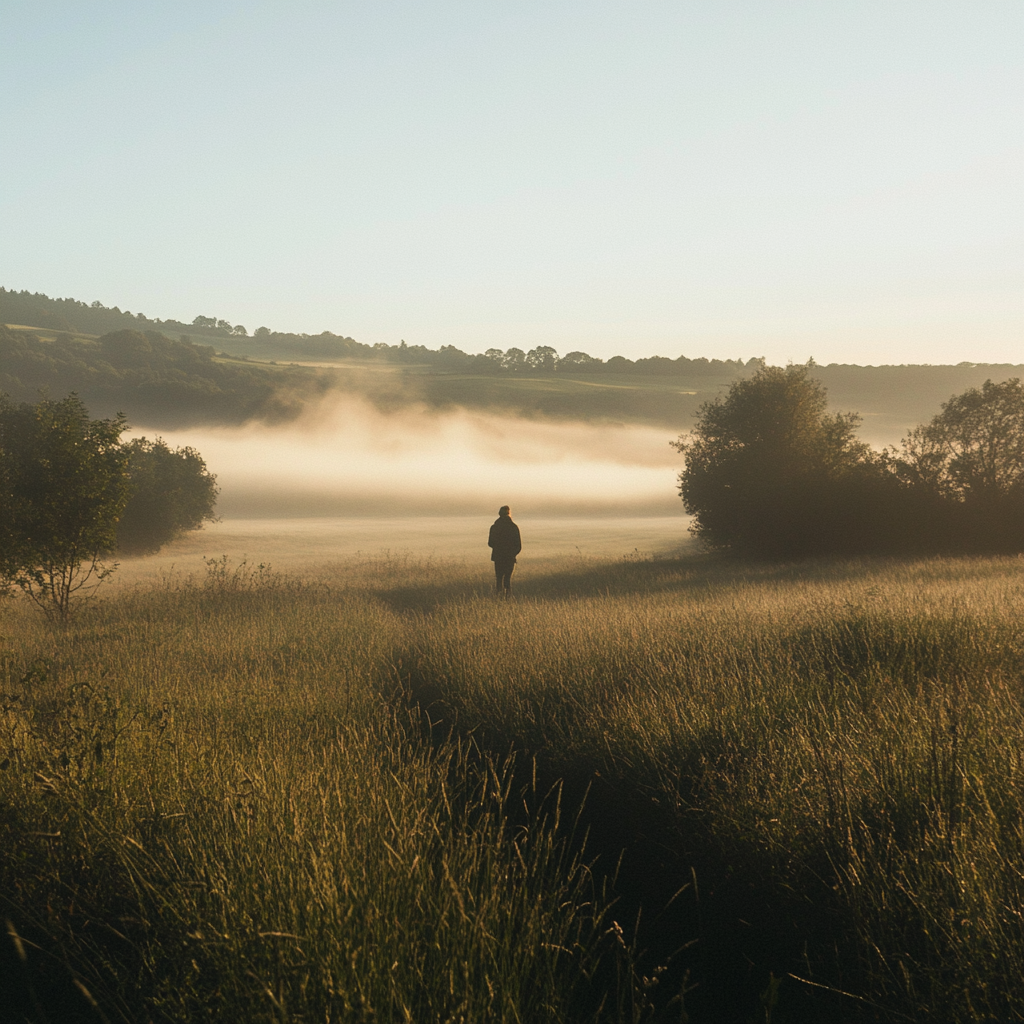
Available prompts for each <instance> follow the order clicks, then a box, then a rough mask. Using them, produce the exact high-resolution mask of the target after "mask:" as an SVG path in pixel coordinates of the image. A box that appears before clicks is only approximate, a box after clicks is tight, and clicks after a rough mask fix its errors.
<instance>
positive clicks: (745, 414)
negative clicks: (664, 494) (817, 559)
mask: <svg viewBox="0 0 1024 1024" xmlns="http://www.w3.org/2000/svg"><path fill="white" fill-rule="evenodd" d="M858 421H859V417H858V416H857V415H856V414H853V413H845V414H829V413H828V411H827V396H826V393H825V389H824V388H823V387H822V385H821V384H820V383H818V382H817V381H815V380H813V379H812V378H811V376H810V367H808V366H788V367H786V368H785V369H782V368H780V367H775V366H762V367H760V368H759V369H758V370H757V372H756V373H755V374H754V375H753V376H752V377H750V378H749V379H747V380H740V381H736V382H735V383H733V385H732V387H731V388H730V389H729V392H728V393H727V394H726V395H725V396H724V397H721V398H716V399H715V400H713V401H711V402H706V403H704V405H702V406H701V407H700V409H699V411H698V422H697V425H696V427H695V428H694V430H693V432H692V433H691V434H690V435H688V436H682V437H680V438H679V439H678V440H677V441H674V442H672V444H673V447H675V448H676V449H677V450H678V451H679V452H680V453H682V455H683V456H684V457H685V458H686V467H685V469H684V470H683V471H682V473H680V475H679V493H680V496H681V497H682V499H683V504H684V507H685V508H686V511H687V512H689V513H690V514H691V515H692V516H693V517H694V523H693V526H692V527H691V529H692V531H693V532H694V533H695V534H696V535H697V536H698V537H700V538H701V539H702V540H703V541H705V542H706V543H707V544H708V545H709V546H711V547H715V548H726V549H730V550H734V551H739V552H745V553H750V554H758V555H795V554H807V553H818V552H824V551H834V550H844V549H845V550H858V549H863V548H865V547H870V545H871V541H872V538H871V532H872V531H871V527H870V524H869V523H866V522H865V521H864V520H863V516H862V515H861V513H863V512H864V511H865V509H864V506H865V504H874V505H876V506H877V502H866V501H865V500H864V499H865V498H866V497H867V496H869V495H872V494H873V492H875V491H877V490H880V489H884V488H885V480H884V477H885V474H884V472H883V470H882V467H881V463H880V461H879V460H877V459H875V458H873V457H872V456H871V453H870V450H869V449H868V446H867V445H866V444H864V443H863V442H861V441H859V440H857V438H856V437H855V429H856V426H857V423H858ZM874 496H877V495H874Z"/></svg>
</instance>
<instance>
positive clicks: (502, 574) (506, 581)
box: [494, 562, 516, 597]
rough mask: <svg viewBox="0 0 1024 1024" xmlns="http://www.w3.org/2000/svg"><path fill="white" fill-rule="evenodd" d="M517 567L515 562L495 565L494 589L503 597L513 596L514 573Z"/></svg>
mask: <svg viewBox="0 0 1024 1024" xmlns="http://www.w3.org/2000/svg"><path fill="white" fill-rule="evenodd" d="M515 567H516V563H515V562H495V563H494V589H495V591H496V592H497V593H498V594H499V595H500V596H502V597H509V596H510V595H511V594H512V571H513V570H514V569H515Z"/></svg>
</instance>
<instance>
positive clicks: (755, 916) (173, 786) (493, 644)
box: [0, 555, 1024, 1021]
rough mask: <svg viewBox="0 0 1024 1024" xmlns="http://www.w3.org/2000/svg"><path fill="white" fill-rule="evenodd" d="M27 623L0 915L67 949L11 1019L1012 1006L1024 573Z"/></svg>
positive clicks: (567, 579) (988, 563) (6, 610)
mask: <svg viewBox="0 0 1024 1024" xmlns="http://www.w3.org/2000/svg"><path fill="white" fill-rule="evenodd" d="M3 615H4V620H3V623H4V624H3V627H2V632H3V634H4V640H3V644H4V647H3V650H4V655H3V657H4V666H5V673H6V678H5V682H4V684H3V687H2V689H3V690H4V693H5V696H4V703H3V719H2V728H3V732H2V734H0V742H2V743H3V745H4V751H3V753H2V754H0V760H3V761H4V762H5V764H6V767H5V769H4V771H3V772H0V799H2V800H3V808H4V812H3V818H2V827H3V829H4V833H5V835H4V840H3V848H4V850H5V853H4V854H3V857H2V858H0V865H2V867H0V871H2V877H3V892H4V893H5V894H6V896H5V902H6V908H7V914H8V916H10V918H11V920H12V922H13V924H14V927H15V929H16V930H18V931H19V933H23V934H24V935H25V936H26V937H27V938H29V939H31V941H33V942H36V943H37V944H38V945H40V946H41V947H43V948H44V949H46V950H48V951H49V953H52V954H53V955H55V956H58V958H63V959H64V963H63V965H54V966H52V967H49V968H48V967H46V961H45V958H44V954H42V953H39V952H35V951H33V950H32V949H31V948H30V947H28V952H27V953H26V958H27V959H26V963H24V964H20V965H19V964H14V962H13V960H12V964H13V966H14V968H16V969H17V970H16V971H12V973H11V975H10V976H11V977H15V974H16V973H17V972H20V974H18V977H19V978H20V979H21V980H20V981H18V983H17V984H18V985H19V986H20V988H18V989H17V993H16V994H17V995H18V998H20V999H23V1000H24V1005H25V1006H26V1007H27V1009H26V1010H25V1019H36V1018H34V1017H32V1016H31V1014H32V1012H33V1011H32V1009H31V1000H32V998H33V995H32V992H33V989H32V988H31V986H30V984H29V983H30V982H31V984H32V985H34V986H35V989H34V991H35V998H36V999H38V1000H42V1001H43V1002H45V1000H46V999H56V998H57V994H59V991H60V979H61V978H66V977H67V976H68V975H69V974H70V975H73V976H74V977H76V978H78V979H79V980H80V981H81V982H82V983H83V984H84V985H85V987H86V988H88V989H89V990H90V992H92V993H93V995H94V996H95V998H96V1000H97V1002H99V1003H100V1005H101V1007H102V1009H103V1012H104V1013H105V1014H106V1015H107V1017H108V1018H109V1019H112V1020H113V1019H124V1020H133V1019H145V1015H146V1014H148V1015H149V1016H150V1018H151V1019H154V1020H158V1019H159V1020H195V1019H206V1018H207V1017H208V1018H210V1019H247V1020H261V1019H266V1020H292V1021H298V1020H312V1019H314V1018H315V1019H324V1020H364V1019H367V1020H368V1019H386V1020H392V1019H397V1020H401V1019H403V1018H406V1019H412V1020H467V1021H469V1020H488V1021H490V1020H500V1021H505V1020H510V1021H511V1020H524V1021H526V1020H583V1019H602V1020H631V1021H633V1020H635V1021H639V1020H643V1019H648V1018H649V1017H650V1016H651V1015H652V1014H654V1013H655V1012H658V1013H670V1014H675V1019H679V1012H680V1008H681V1005H682V1004H681V1003H679V1002H678V1001H676V1002H675V1003H672V1001H671V998H670V997H671V995H672V992H674V991H677V990H678V989H679V987H680V986H682V985H684V984H685V983H686V973H685V972H686V970H687V969H688V970H689V971H690V972H691V973H690V977H691V980H695V981H696V982H697V983H698V986H699V987H698V988H697V990H696V991H695V992H693V993H692V994H690V995H689V996H688V997H687V1002H686V1005H687V1006H689V1007H690V1009H691V1012H692V1013H693V1014H694V1017H695V1018H696V1019H709V1020H715V1019H724V1016H723V1014H732V1013H734V1012H739V1013H741V1014H742V1015H746V1016H749V1015H751V1014H754V1015H756V1014H761V1015H763V1016H764V1015H768V1016H770V1015H772V1014H774V1017H773V1018H772V1019H776V1020H778V1019H786V1014H787V1013H788V1014H789V1015H790V1019H807V1018H808V1016H810V1017H811V1019H813V1014H814V1012H818V1013H819V1014H820V1012H821V1011H822V1007H825V1006H827V1007H828V1008H829V1013H830V1014H831V1015H832V1016H834V1017H838V1019H888V1018H889V1017H892V1018H894V1019H901V1018H902V1017H909V1018H912V1019H917V1018H919V1017H920V1018H928V1017H931V1018H934V1019H942V1020H974V1019H978V1018H979V1017H981V1018H984V1017H989V1018H991V1019H1000V1020H1009V1019H1018V1018H1020V1017H1022V1016H1024V1000H1022V998H1021V996H1020V994H1019V981H1018V979H1019V977H1020V976H1021V974H1022V972H1024V931H1022V918H1021V914H1020V908H1021V904H1022V897H1024V883H1022V879H1024V803H1022V801H1024V798H1022V797H1021V793H1022V791H1024V790H1022V782H1024V779H1022V777H1021V773H1022V770H1024V769H1022V763H1024V762H1022V758H1021V755H1020V751H1021V750H1024V710H1022V696H1024V693H1022V686H1021V678H1022V670H1024V638H1022V636H1021V629H1020V622H1021V621H1022V617H1024V562H1022V561H1020V560H1017V559H987V560H973V561H971V560H930V561H923V562H914V563H899V562H881V561H877V562H848V563H835V562H832V563H825V562H814V563H804V564H795V565H785V566H777V565H776V566H771V565H760V566H757V565H744V564H740V563H737V562H728V561H722V560H715V559H705V558H699V557H694V558H689V559H679V560H664V561H648V560H644V559H641V558H636V559H634V560H619V561H617V562H610V561H604V560H597V559H584V558H576V559H561V560H552V561H550V562H547V563H545V564H544V565H543V566H539V567H538V568H537V569H536V570H535V571H534V572H533V574H532V575H531V576H530V577H529V578H527V577H524V579H523V580H522V582H521V586H520V588H519V592H518V596H517V598H516V600H514V601H513V602H511V603H501V602H497V601H495V600H493V599H492V597H491V595H490V594H489V591H488V588H487V587H486V585H485V584H484V583H483V582H482V581H481V579H480V575H479V573H478V572H477V571H476V569H475V568H467V567H466V566H465V565H464V564H462V563H456V562H448V561H444V560H434V561H422V560H417V559H415V558H413V557H412V556H405V555H398V556H382V557H378V558H363V559H359V560H351V561H348V562H343V563H338V564H337V565H336V566H333V567H325V568H324V569H323V570H322V571H321V572H320V573H319V574H318V576H317V578H316V579H315V580H310V579H297V578H291V577H288V576H286V575H281V574H277V573H275V572H273V571H272V570H268V569H260V568H259V567H255V568H254V567H252V566H249V565H241V566H239V565H236V564H234V563H230V562H217V563H212V564H211V566H210V568H209V570H208V572H207V574H206V575H205V576H204V577H203V578H201V579H194V578H189V577H185V576H180V575H178V576H175V575H168V576H165V577H164V579H163V580H162V582H159V583H157V584H155V585H153V584H145V585H142V584H140V586H139V587H138V588H137V589H136V590H135V591H130V590H125V591H124V592H122V593H119V594H117V595H116V596H114V597H112V598H110V599H108V600H106V601H102V602H100V603H98V604H96V605H95V606H94V607H92V608H90V609H87V610H86V611H85V612H84V613H83V614H82V615H81V616H80V617H79V619H78V620H77V621H76V622H75V623H74V624H73V625H72V626H71V627H70V628H69V629H68V630H66V631H62V630H60V629H57V628H54V627H52V626H50V625H48V624H47V623H45V622H43V621H42V620H41V619H40V618H39V617H35V616H33V615H32V614H31V613H30V610H29V609H27V608H25V607H22V606H20V605H16V604H14V603H13V602H8V603H7V604H6V605H5V606H4V607H3ZM424 716H426V717H427V718H429V719H430V721H431V722H432V723H433V727H432V728H431V727H428V726H429V723H426V722H425V717H424ZM510 757H511V758H512V760H509V758H510ZM559 779H564V780H566V783H567V785H568V789H566V790H565V796H564V797H563V803H562V806H561V808H560V809H559V808H558V806H557V797H558V790H557V789H555V790H553V791H552V792H550V793H549V788H550V787H551V786H552V785H553V784H554V783H555V782H556V781H557V780H559ZM588 785H589V786H590V794H589V796H588V798H587V804H586V807H585V809H584V815H585V819H584V820H585V822H586V824H587V825H588V826H589V827H590V828H591V830H592V831H591V839H590V844H589V847H588V848H587V849H588V852H585V853H583V854H582V855H581V853H580V843H579V834H577V835H576V837H575V838H574V837H573V834H572V826H573V822H574V821H575V820H576V813H577V810H578V798H579V797H580V795H581V794H582V793H583V792H584V790H585V789H586V787H587V786H588ZM570 799H571V801H572V802H571V803H570V802H569V801H570ZM616 843H619V845H620V847H624V848H626V850H627V858H626V861H624V864H625V868H624V869H623V873H622V874H620V876H619V878H618V880H617V881H616V880H614V879H611V880H610V881H609V884H610V885H612V886H613V889H612V890H609V892H610V893H611V895H615V894H617V896H618V898H619V903H618V904H617V905H616V908H614V909H612V910H611V911H610V913H606V912H605V910H604V909H602V907H604V904H602V903H601V896H600V893H601V883H600V882H595V881H594V879H593V877H592V875H591V872H590V871H588V870H587V869H586V868H585V867H584V866H583V863H584V862H587V863H591V864H592V863H593V861H592V858H594V857H598V860H597V862H596V870H597V872H598V874H601V873H602V872H608V873H612V874H614V864H615V862H616V855H617V851H616ZM630 851H633V852H632V853H630ZM581 857H582V860H581ZM630 857H632V858H633V860H632V863H633V865H634V866H633V868H632V869H630V867H629V865H630ZM630 870H632V871H633V875H632V876H631V875H630V873H629V872H630ZM693 872H696V885H694V884H693V882H694V873H693ZM687 885H689V889H686V888H685V887H686V886H687ZM616 886H617V888H615V887H616ZM679 890H684V892H683V894H682V895H680V896H678V897H677V899H676V900H675V902H674V903H673V904H672V907H671V909H670V910H666V908H665V907H664V903H665V902H667V900H668V897H670V896H672V895H673V894H674V893H677V892H678V891H679ZM652 900H654V901H655V902H657V901H658V900H661V904H660V905H654V903H652V902H651V901H652ZM641 905H642V906H643V915H646V916H643V915H642V921H641V924H640V926H639V928H638V929H636V930H632V926H627V927H626V931H625V936H624V937H622V936H623V933H622V932H620V931H619V930H617V928H613V927H611V919H612V918H613V917H617V918H618V919H619V920H620V921H623V922H624V923H626V922H625V919H624V918H623V917H622V915H623V914H624V913H626V912H627V910H628V911H629V912H630V914H632V913H633V912H634V911H635V910H636V909H637V908H639V907H640V906H641ZM659 914H660V915H661V916H660V917H658V921H657V922H654V921H653V918H655V917H656V916H658V915H659ZM631 919H632V918H630V920H631ZM736 920H742V921H743V922H744V924H747V923H748V922H752V923H751V924H750V925H749V927H750V929H751V933H752V934H753V933H755V932H756V933H757V935H759V936H760V939H759V940H758V941H761V943H762V945H761V946H759V947H756V948H755V946H756V944H755V945H749V942H748V940H747V939H742V937H741V938H735V935H738V934H739V932H738V931H736V929H737V928H738V927H739V926H738V925H736V924H735V921H736ZM644 921H650V922H651V923H648V924H644ZM645 929H646V930H645ZM734 933H735V934H734ZM634 936H639V939H638V941H641V942H642V943H643V944H646V946H647V953H646V954H643V953H642V952H641V951H639V950H637V949H632V950H631V949H629V948H628V947H629V945H630V943H631V941H632V939H633V937H634ZM734 939H735V943H734V944H735V945H736V949H738V950H739V951H740V953H739V954H738V955H737V956H736V957H733V958H732V959H730V958H729V956H728V955H725V954H723V955H722V956H720V957H719V956H718V955H717V953H715V955H714V956H713V955H712V954H711V953H710V952H708V951H715V950H719V948H720V947H721V948H724V945H723V944H728V943H733V942H734ZM690 940H696V943H695V945H693V946H692V947H690V948H689V949H688V950H685V951H684V952H682V953H678V955H676V956H675V958H674V959H672V958H671V957H670V954H672V953H673V952H674V951H676V950H677V949H678V948H679V947H683V946H685V945H686V944H687V943H688V942H689V941H690ZM744 943H748V944H747V945H744ZM12 949H13V947H12ZM766 949H767V950H768V951H767V952H765V950H766ZM11 956H12V957H13V954H11ZM744 958H746V959H745V960H744ZM746 962H749V963H748V966H747V967H743V966H742V965H743V964H744V963H746ZM666 964H668V965H669V968H668V970H667V971H666V972H664V973H662V974H661V985H660V987H658V986H654V985H653V984H651V981H652V979H653V977H654V974H653V973H652V972H653V970H654V968H655V967H659V966H660V967H664V966H665V965H666ZM750 964H753V966H750ZM33 972H34V973H33ZM62 972H63V973H62ZM644 973H647V975H648V980H647V982H646V983H645V981H644V979H643V977H642V975H643V974H644ZM723 974H724V978H723ZM788 974H792V975H794V976H798V977H801V978H804V979H806V980H807V981H810V982H814V983H816V984H819V985H823V986H825V987H826V988H825V989H821V990H818V989H812V988H810V987H809V986H807V985H804V984H802V983H801V982H799V981H797V980H796V977H788V976H787V975H788ZM779 977H782V978H783V982H782V984H781V987H780V986H779V985H778V983H777V979H778V978H779ZM773 978H774V979H775V980H773ZM54 979H55V980H54ZM49 981H52V985H51V986H50V987H49V988H47V987H46V985H47V984H48V983H49ZM836 990H840V991H842V992H847V993H850V995H849V996H837V995H834V992H835V991H836ZM662 991H664V993H665V994H664V995H663V994H661V993H662ZM829 991H831V992H832V993H833V995H831V996H830V995H829ZM55 993H57V994H55ZM815 993H818V994H819V995H818V996H816V997H815V998H818V1002H816V1003H815V1002H808V1000H810V999H811V997H812V996H813V995H814V994H815ZM758 996H763V999H762V1000H761V1001H759V999H758ZM62 998H63V997H62ZM66 998H67V1000H68V1002H67V1004H66V1005H68V1006H70V1005H72V1002H73V998H77V996H75V993H74V991H73V990H70V989H69V990H68V993H67V994H66ZM821 1000H825V1001H824V1002H822V1001H821ZM830 1000H831V1001H830ZM670 1004H671V1006H670ZM62 1005H64V1004H62ZM83 1005H84V1003H83ZM808 1007H810V1009H808ZM44 1009H45V1006H44ZM82 1012H83V1014H84V1013H85V1011H84V1010H83V1011H82ZM801 1015H803V1017H802V1018H801ZM39 1019H42V1018H39ZM64 1019H73V1018H70V1017H65V1018H64ZM80 1019H83V1020H85V1019H90V1018H89V1017H87V1016H82V1017H81V1018H80ZM666 1019H671V1018H666Z"/></svg>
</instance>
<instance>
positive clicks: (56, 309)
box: [0, 288, 762, 378]
mask: <svg viewBox="0 0 1024 1024" xmlns="http://www.w3.org/2000/svg"><path fill="white" fill-rule="evenodd" d="M0 324H19V325H24V326H27V327H40V328H44V329H46V330H50V331H58V332H67V333H80V334H107V333H111V332H115V331H123V330H136V331H147V332H148V331H158V332H161V333H165V334H166V333H167V332H171V333H176V334H179V335H182V336H183V340H188V339H190V338H191V337H192V336H198V337H203V338H205V339H208V340H215V341H217V342H223V343H224V344H223V346H220V345H214V346H213V347H214V348H220V347H223V348H224V349H225V350H226V351H229V352H232V353H236V354H248V355H259V356H262V357H265V358H275V359H285V360H299V361H301V360H304V359H324V360H328V359H329V360H335V359H372V360H379V361H382V362H389V363H395V364H399V365H402V364H404V365H413V364H415V365H418V366H428V367H431V368H433V369H436V370H438V371H441V372H459V373H483V374H503V373H512V374H550V373H558V372H566V373H573V374H576V373H616V374H620V373H627V374H629V373H635V374H640V375H672V376H684V377H688V378H689V377H700V376H701V375H711V376H716V377H718V376H721V375H722V374H723V373H725V374H734V373H738V372H740V371H742V370H743V369H744V368H745V367H747V366H751V367H753V366H756V365H759V364H760V363H761V362H762V360H758V359H753V360H747V361H746V362H744V360H742V359H705V358H697V359H690V358H687V357H686V356H679V357H678V358H677V359H668V358H665V357H663V356H651V357H650V358H644V359H636V360H633V359H627V358H625V357H624V356H612V357H611V358H610V359H607V360H605V359H599V358H597V357H595V356H591V355H588V354H587V353H586V352H578V351H577V352H569V353H568V354H566V355H564V356H559V354H558V353H557V352H556V351H555V349H553V348H551V347H550V346H546V345H541V346H538V347H536V348H533V349H530V350H528V351H524V350H523V349H520V348H515V347H513V348H509V349H507V350H505V351H502V350H500V349H496V348H490V349H488V350H487V351H486V352H483V353H477V354H474V353H467V352H463V351H462V350H461V349H459V348H456V347H455V346H454V345H442V346H441V347H440V348H437V349H430V348H427V347H426V346H424V345H408V344H406V342H404V341H402V342H400V343H399V344H397V345H387V344H384V343H383V342H380V343H377V344H375V345H364V344H362V343H361V342H358V341H356V340H355V339H353V338H349V337H345V336H343V335H338V334H333V333H332V332H330V331H324V332H322V333H321V334H295V333H289V332H282V331H273V330H271V329H270V328H268V327H258V328H257V329H256V330H255V332H254V333H253V334H252V336H250V335H249V332H248V330H247V329H246V328H245V326H244V325H242V324H235V325H232V324H231V323H230V322H229V321H227V320H224V319H221V318H219V317H216V316H197V317H195V318H193V320H192V321H191V322H190V323H184V322H183V321H180V320H159V319H150V318H149V317H147V316H146V315H145V314H143V313H132V312H131V311H129V310H125V311H122V310H120V309H119V308H118V307H117V306H114V307H112V308H108V307H106V306H104V305H103V304H102V303H101V302H99V301H95V302H92V303H86V302H80V301H79V300H77V299H51V298H50V297H49V296H48V295H44V294H43V293H42V292H29V291H13V290H10V291H9V290H7V289H5V288H0Z"/></svg>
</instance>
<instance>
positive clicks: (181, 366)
mask: <svg viewBox="0 0 1024 1024" xmlns="http://www.w3.org/2000/svg"><path fill="white" fill-rule="evenodd" d="M331 386H332V381H331V380H330V379H329V377H327V376H325V375H324V374H323V373H318V372H317V371H316V370H313V369H309V368H306V367H281V368H279V369H277V368H274V367H270V366H264V365H260V364H246V363H241V362H230V361H225V360H218V359H216V358H215V357H214V351H213V349H212V348H208V347H203V346H197V345H192V344H189V343H185V342H181V341H174V340H171V339H169V338H166V337H165V336H164V335H162V334H159V333H157V332H155V331H146V332H144V333H143V332H140V331H135V330H120V331H113V332H111V333H109V334H105V335H103V336H102V337H100V338H98V339H97V338H92V337H88V336H81V335H79V336H75V335H72V334H69V333H67V332H60V333H58V334H56V335H55V336H53V337H48V336H45V335H43V334H41V333H38V332H37V331H33V330H25V329H14V328H11V327H7V326H4V325H0V392H4V393H6V394H7V395H9V396H10V397H11V398H12V399H14V400H15V401H21V402H30V401H35V400H36V399H38V397H39V395H40V393H46V394H49V395H50V396H51V397H54V398H63V397H64V396H65V395H67V394H68V393H69V392H71V391H75V392H77V393H78V395H79V396H80V397H81V399H82V400H83V401H84V402H85V404H86V406H87V407H88V409H89V411H90V413H91V414H92V415H94V416H104V417H107V416H112V415H114V414H115V413H118V412H123V413H125V415H126V416H127V417H128V419H129V421H130V422H132V423H134V424H135V425H140V426H141V425H144V426H157V427H164V428H171V427H178V426H184V425H187V424H193V423H225V424H228V423H232V424H233V423H243V422H245V421H247V420H253V419H258V420H265V421H268V422H281V421H286V420H289V419H294V418H295V417H296V416H297V415H298V414H299V413H300V412H301V410H302V408H303V405H304V404H305V402H306V401H308V400H309V399H311V398H316V397H319V396H320V395H322V394H323V393H324V392H325V391H327V390H329V388H330V387H331Z"/></svg>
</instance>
